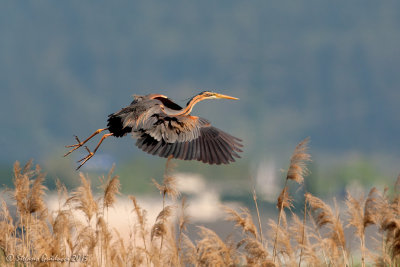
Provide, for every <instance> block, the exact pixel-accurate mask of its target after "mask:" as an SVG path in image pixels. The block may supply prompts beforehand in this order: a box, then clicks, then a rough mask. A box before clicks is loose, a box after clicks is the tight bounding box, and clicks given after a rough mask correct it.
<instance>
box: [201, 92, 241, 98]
mask: <svg viewBox="0 0 400 267" xmlns="http://www.w3.org/2000/svg"><path fill="white" fill-rule="evenodd" d="M199 96H200V97H201V100H204V99H220V98H224V99H233V100H238V99H239V98H236V97H233V96H228V95H223V94H218V93H214V92H209V91H204V92H201V93H200V94H199Z"/></svg>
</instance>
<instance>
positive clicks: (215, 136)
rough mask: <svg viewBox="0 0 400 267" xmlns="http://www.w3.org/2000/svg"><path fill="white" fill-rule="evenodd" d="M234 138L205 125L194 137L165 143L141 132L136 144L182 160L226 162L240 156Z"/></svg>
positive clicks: (239, 145) (236, 141)
mask: <svg viewBox="0 0 400 267" xmlns="http://www.w3.org/2000/svg"><path fill="white" fill-rule="evenodd" d="M239 140H240V139H238V138H235V137H233V136H231V135H229V134H227V133H225V132H223V131H221V130H219V129H217V128H215V127H212V126H206V127H202V128H200V129H199V136H198V138H196V139H193V140H191V141H185V142H175V143H167V142H165V141H163V140H161V141H157V140H156V139H154V138H153V137H152V136H151V135H150V134H148V133H146V132H142V134H141V135H140V137H139V138H138V140H137V142H136V145H137V146H138V147H139V148H140V149H142V150H143V151H145V152H147V153H149V154H152V155H158V156H160V157H164V158H168V157H169V156H171V155H172V156H173V157H174V158H177V159H182V160H198V161H202V162H204V163H209V164H217V165H219V164H228V163H230V162H234V161H235V158H240V156H239V155H238V154H237V153H236V152H240V151H241V150H240V148H239V147H242V145H241V144H240V143H239V142H240V141H239Z"/></svg>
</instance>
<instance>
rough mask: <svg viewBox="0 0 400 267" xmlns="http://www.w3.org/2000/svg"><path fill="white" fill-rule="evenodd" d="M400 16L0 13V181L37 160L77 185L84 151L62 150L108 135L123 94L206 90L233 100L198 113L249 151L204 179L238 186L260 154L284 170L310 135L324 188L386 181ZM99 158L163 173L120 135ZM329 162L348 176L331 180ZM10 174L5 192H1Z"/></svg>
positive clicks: (314, 6) (55, 9)
mask: <svg viewBox="0 0 400 267" xmlns="http://www.w3.org/2000/svg"><path fill="white" fill-rule="evenodd" d="M399 10H400V2H399V1H395V0H392V1H373V0H366V1H351V2H350V1H345V0H339V1H334V2H321V1H296V2H291V3H290V4H289V3H288V2H282V1H279V2H270V1H239V0H234V1H217V2H215V1H200V2H187V1H168V2H160V1H130V2H123V1H113V2H108V1H96V2H82V1H32V2H18V1H10V2H7V3H3V4H2V5H1V8H0V34H1V38H0V47H1V49H0V87H1V88H2V97H1V98H0V109H1V113H0V114H1V115H0V124H1V125H2V127H1V131H2V134H1V139H0V142H1V143H0V144H1V148H2V149H1V151H2V153H1V154H0V163H1V164H2V165H1V166H3V167H2V168H3V169H4V171H2V173H11V164H12V163H13V162H14V161H15V160H20V161H22V162H24V161H26V160H27V159H30V158H35V161H36V162H38V163H39V164H40V165H41V166H45V167H46V168H45V169H46V170H48V171H49V172H50V174H51V175H52V176H54V177H56V176H59V177H60V176H61V177H60V178H68V179H70V180H68V181H69V182H70V183H71V184H73V183H74V182H77V181H73V180H72V179H74V178H72V177H76V175H75V174H76V173H75V172H74V166H75V165H74V163H73V161H74V160H77V159H79V158H80V156H82V155H83V154H79V152H78V153H77V155H74V156H72V158H71V159H64V158H62V155H63V153H64V152H65V151H64V150H63V146H64V145H68V144H72V143H73V142H74V139H73V135H74V134H76V135H78V136H79V137H82V138H83V137H85V136H87V135H89V134H90V133H91V132H92V131H94V130H96V129H98V128H102V127H104V126H105V122H106V118H107V115H108V114H110V113H112V112H115V111H117V110H118V109H120V108H121V107H123V106H125V105H128V104H129V103H130V101H131V95H132V94H147V93H151V92H159V93H163V94H165V95H168V96H169V97H171V98H172V99H175V100H176V101H177V102H178V103H180V104H185V103H186V101H187V99H188V98H190V97H191V96H193V95H194V94H196V93H198V92H199V91H202V90H214V91H217V92H221V93H225V94H229V95H232V96H236V97H239V98H240V101H218V102H217V101H207V102H202V103H200V104H198V105H197V106H196V107H195V109H194V113H195V114H196V115H200V116H203V117H205V118H207V119H209V120H210V121H211V122H212V123H213V124H214V125H216V126H217V127H218V128H221V129H223V130H225V131H227V132H230V133H232V134H233V135H235V136H238V137H240V138H242V139H243V140H244V144H245V149H244V150H245V152H244V153H243V159H242V160H241V162H239V163H237V164H234V165H231V166H229V167H224V168H222V169H221V170H220V169H219V168H217V167H210V168H209V170H210V172H212V173H213V174H210V176H213V175H216V174H218V172H219V171H220V174H221V175H219V176H218V177H220V176H226V177H231V179H242V178H243V175H249V174H252V173H253V170H254V169H255V168H256V165H257V164H259V162H260V160H259V159H260V158H267V159H269V160H274V161H276V162H277V164H276V165H277V168H285V166H287V161H288V159H289V157H290V153H291V152H292V150H293V148H294V146H295V144H296V143H297V142H299V141H300V140H302V139H303V138H304V137H306V136H310V137H311V140H312V143H311V147H312V150H311V153H312V154H313V156H314V158H315V162H314V164H315V169H316V172H317V173H318V174H321V176H323V178H320V179H323V180H322V181H325V180H327V181H336V180H338V181H339V180H340V181H341V180H343V179H344V180H346V179H350V177H351V175H352V173H353V170H357V169H360V168H361V169H363V170H364V169H365V168H363V167H362V166H364V165H365V166H370V167H369V168H370V169H371V170H370V171H368V172H367V173H368V175H366V176H371V177H372V176H373V177H375V176H374V175H372V174H375V173H379V172H381V171H382V170H383V172H384V173H383V174H382V175H383V176H385V177H393V175H394V174H395V173H396V172H398V169H396V168H397V164H396V163H398V162H399V159H400V152H399V148H400V138H399V136H400V116H399V114H400V105H399V99H400V89H399V86H400V76H399V75H398V70H399V67H400V53H399V47H400V32H399V29H400V13H399V12H398V11H399ZM92 145H93V144H92ZM82 153H83V152H82ZM348 155H350V156H348ZM351 155H357V157H355V158H353V157H351ZM98 158H99V160H98V161H97V162H94V163H93V164H94V165H92V167H90V164H88V168H87V169H83V170H84V171H90V170H96V171H99V172H101V171H103V170H108V168H109V167H110V166H111V164H112V163H113V162H116V163H117V168H121V171H122V172H135V174H137V175H138V176H146V177H145V179H147V180H148V179H149V176H153V175H154V176H157V175H160V174H162V169H163V164H164V161H163V160H161V159H154V158H152V157H150V156H148V155H144V154H143V153H142V152H141V151H139V150H138V149H137V148H135V147H134V143H133V140H131V138H129V137H125V138H123V139H114V140H110V139H108V140H107V142H105V143H104V145H103V146H102V147H101V151H100V153H99V155H98ZM96 164H97V165H96ZM185 164H189V165H187V166H188V167H185V168H187V169H192V170H198V169H199V170H202V171H204V169H206V168H204V166H201V167H200V165H199V164H197V163H184V164H183V165H184V166H186V165H185ZM363 164H364V165H363ZM93 166H100V167H101V168H100V167H99V168H97V169H96V168H95V167H93ZM154 166H160V167H156V168H155V167H154ZM326 166H328V167H327V168H325V167H326ZM329 166H330V167H329ZM338 166H347V167H346V168H350V170H349V171H346V170H343V173H338V172H336V171H335V170H334V169H336V167H338ZM360 166H361V167H360ZM353 167H354V168H353ZM322 168H323V169H324V170H325V169H328V170H327V171H320V170H321V169H322ZM340 168H341V167H340ZM366 169H368V168H366ZM230 171H231V172H232V175H231V174H230V173H229V172H230ZM205 172H208V171H205ZM222 173H223V174H222ZM7 176H8V175H2V177H1V180H0V182H1V183H9V178H8V177H7ZM321 176H318V177H321ZM337 176H340V177H345V178H337ZM363 177H364V176H363ZM218 179H219V178H218ZM221 179H224V178H221ZM371 179H372V181H371ZM366 180H367V181H368V183H373V182H374V180H373V178H366ZM126 183H128V181H127V182H126ZM144 183H145V182H144ZM322 183H323V182H322ZM332 188H335V186H333V185H332ZM143 190H144V189H143ZM332 190H333V189H332Z"/></svg>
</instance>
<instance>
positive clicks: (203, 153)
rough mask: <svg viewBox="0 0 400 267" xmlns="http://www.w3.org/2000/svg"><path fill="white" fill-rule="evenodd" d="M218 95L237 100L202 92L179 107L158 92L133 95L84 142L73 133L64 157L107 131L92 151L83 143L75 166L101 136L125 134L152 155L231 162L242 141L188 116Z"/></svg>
mask: <svg viewBox="0 0 400 267" xmlns="http://www.w3.org/2000/svg"><path fill="white" fill-rule="evenodd" d="M218 98H225V99H235V100H237V99H238V98H235V97H231V96H227V95H222V94H218V93H213V92H208V91H204V92H201V93H199V94H197V95H196V96H194V97H192V98H191V99H190V100H189V102H188V103H187V105H186V107H185V108H182V107H180V106H179V105H178V104H176V103H174V102H173V101H172V100H171V99H169V98H168V97H166V96H164V95H161V94H149V95H145V96H134V100H133V102H132V103H131V104H130V105H129V106H127V107H125V108H123V109H121V110H120V111H118V112H115V113H113V114H110V115H109V116H108V123H107V128H103V129H98V130H97V131H95V132H94V133H93V134H92V135H91V136H89V137H88V138H87V139H85V140H84V141H80V140H79V138H78V137H77V136H75V139H76V141H77V143H76V144H74V145H70V146H66V147H67V148H71V150H70V151H69V152H68V153H66V154H65V155H64V157H65V156H68V155H69V154H70V153H71V152H73V151H74V150H76V149H78V148H80V147H82V146H83V145H85V144H86V143H87V142H88V141H89V140H90V139H92V138H93V137H94V136H96V135H98V134H99V133H101V132H104V131H108V132H109V133H106V134H104V135H103V136H102V137H101V139H100V141H99V142H98V144H97V146H96V147H95V149H94V150H93V151H91V150H90V149H89V148H88V147H87V146H85V149H86V150H87V152H88V155H87V156H86V157H84V158H82V159H81V160H79V161H78V163H80V165H79V166H78V168H77V169H79V168H80V167H82V166H83V165H84V164H85V163H86V162H87V161H88V160H89V159H91V158H92V157H93V155H94V154H95V153H96V151H97V150H98V148H99V147H100V145H101V143H102V142H103V141H104V139H106V138H108V137H110V136H114V137H122V136H125V135H126V134H128V133H131V134H132V136H133V137H134V138H136V139H137V141H136V146H137V147H139V148H140V149H142V150H143V151H145V152H147V153H149V154H152V155H157V156H160V157H164V158H168V157H173V158H176V159H181V160H198V161H202V162H204V163H208V164H218V165H219V164H221V163H222V164H229V163H230V162H234V161H235V157H236V158H240V156H239V155H238V153H237V152H242V151H241V150H240V147H242V144H241V141H242V140H240V139H239V138H236V137H234V136H232V135H230V134H227V133H225V132H223V131H221V130H219V129H217V128H215V127H213V126H211V124H210V122H208V121H207V120H206V119H203V118H200V117H196V116H191V115H190V113H191V111H192V109H193V106H194V105H195V104H196V103H198V102H200V101H202V100H205V99H218Z"/></svg>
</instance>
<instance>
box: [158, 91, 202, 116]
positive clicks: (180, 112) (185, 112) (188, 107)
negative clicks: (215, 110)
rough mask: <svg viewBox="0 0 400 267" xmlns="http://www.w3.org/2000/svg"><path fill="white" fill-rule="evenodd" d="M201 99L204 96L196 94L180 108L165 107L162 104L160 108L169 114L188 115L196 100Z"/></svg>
mask: <svg viewBox="0 0 400 267" xmlns="http://www.w3.org/2000/svg"><path fill="white" fill-rule="evenodd" d="M201 100H204V98H203V97H202V96H201V95H196V96H195V97H193V98H192V99H190V101H189V102H188V103H187V105H186V107H185V108H183V109H181V110H173V109H170V108H167V107H165V106H162V107H161V109H162V110H163V111H164V113H165V114H167V115H169V116H185V115H189V114H190V112H191V111H192V109H193V107H194V105H196V104H197V103H198V102H200V101H201Z"/></svg>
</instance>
